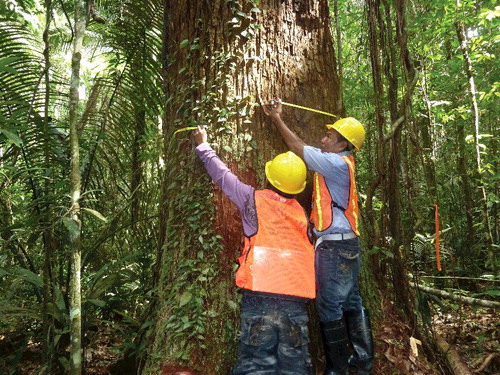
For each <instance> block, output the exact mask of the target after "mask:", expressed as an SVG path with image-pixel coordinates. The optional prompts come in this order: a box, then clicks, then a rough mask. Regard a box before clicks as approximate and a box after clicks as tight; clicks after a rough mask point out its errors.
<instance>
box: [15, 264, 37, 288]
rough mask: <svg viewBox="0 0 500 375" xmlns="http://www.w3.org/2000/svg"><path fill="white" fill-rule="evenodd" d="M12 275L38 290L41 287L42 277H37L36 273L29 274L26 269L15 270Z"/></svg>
mask: <svg viewBox="0 0 500 375" xmlns="http://www.w3.org/2000/svg"><path fill="white" fill-rule="evenodd" d="M12 274H13V275H16V276H19V277H20V278H21V279H22V280H24V281H27V282H29V283H31V284H33V285H35V286H36V287H38V288H41V287H42V286H43V280H42V277H41V276H39V275H37V274H36V273H33V272H31V271H30V270H27V269H26V268H21V267H19V268H15V269H14V270H13V271H12Z"/></svg>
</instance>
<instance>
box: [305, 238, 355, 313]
mask: <svg viewBox="0 0 500 375" xmlns="http://www.w3.org/2000/svg"><path fill="white" fill-rule="evenodd" d="M315 262H316V268H315V269H316V283H317V289H318V290H317V294H316V306H317V310H318V314H319V318H320V321H322V322H329V321H332V320H339V319H341V318H342V314H343V312H344V311H353V310H361V309H362V308H363V302H362V300H361V297H360V295H359V287H358V276H359V270H360V267H361V247H360V245H359V239H358V238H352V239H349V240H341V241H323V242H322V243H320V244H319V245H318V246H317V247H316V259H315Z"/></svg>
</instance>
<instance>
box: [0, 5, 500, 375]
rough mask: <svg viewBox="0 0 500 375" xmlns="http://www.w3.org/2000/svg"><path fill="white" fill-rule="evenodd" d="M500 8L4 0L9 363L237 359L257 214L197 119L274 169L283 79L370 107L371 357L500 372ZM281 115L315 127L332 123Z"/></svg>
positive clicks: (206, 367) (91, 368)
mask: <svg viewBox="0 0 500 375" xmlns="http://www.w3.org/2000/svg"><path fill="white" fill-rule="evenodd" d="M499 19H500V6H499V5H498V4H497V1H495V0H418V1H417V0H330V1H326V0H321V1H305V0H304V1H298V0H260V1H259V0H213V1H203V0H192V1H191V0H190V1H187V0H112V1H110V0H71V1H64V0H43V1H42V0H2V1H1V2H0V373H2V374H3V373H5V374H62V373H70V374H81V373H87V374H136V373H144V374H150V373H151V374H153V373H154V374H158V373H162V374H175V373H176V371H180V370H181V369H183V370H185V371H191V372H192V373H193V374H222V373H228V371H229V369H230V368H231V366H232V364H233V363H234V361H235V359H236V351H237V333H238V328H239V327H238V325H239V323H238V316H239V308H238V304H239V302H238V299H239V294H238V291H237V290H236V287H235V286H234V281H233V278H234V270H235V265H234V258H235V257H236V256H237V254H238V247H239V245H240V243H241V227H240V224H239V217H238V214H237V212H236V210H235V208H234V207H233V206H232V205H231V203H230V202H229V201H228V200H227V199H226V198H224V197H223V196H222V195H221V193H220V192H219V191H218V190H217V189H216V188H214V185H213V184H212V183H211V182H210V180H209V178H208V176H207V175H206V174H205V172H204V170H203V168H202V166H201V164H200V163H199V161H198V160H197V159H196V157H195V156H194V154H193V152H192V149H193V146H194V144H193V142H192V139H191V138H190V132H189V128H190V127H192V126H194V125H196V124H198V123H203V124H207V125H208V126H209V128H208V129H209V135H210V141H211V142H212V144H213V146H214V148H215V149H216V150H217V151H218V152H219V154H220V155H221V158H222V159H223V160H224V161H225V162H227V163H228V165H229V166H230V167H231V168H232V169H233V170H234V171H235V173H236V174H237V175H238V176H239V177H240V178H241V179H242V180H243V181H244V182H246V183H251V184H254V185H255V186H257V187H259V188H260V187H263V183H264V174H263V166H264V163H265V162H266V161H267V160H269V159H270V158H271V157H272V156H274V155H276V154H277V153H278V152H282V151H284V150H285V146H284V144H283V143H282V141H281V138H280V137H279V135H278V134H277V132H276V131H275V130H274V129H273V127H272V126H271V124H270V121H269V120H268V119H267V118H266V117H265V116H264V115H263V113H262V110H261V108H260V100H261V99H264V100H265V99H268V98H270V97H272V96H273V95H279V96H280V97H281V98H282V99H283V100H284V101H286V102H290V103H294V104H297V105H301V106H306V107H310V108H314V109H319V110H322V111H326V112H329V113H334V114H336V115H338V116H339V117H340V116H353V117H356V118H357V119H359V120H360V121H361V122H362V123H363V124H364V125H365V127H366V130H367V141H366V144H365V146H364V148H363V150H362V151H361V152H359V153H358V154H357V155H356V159H357V181H358V182H357V183H358V189H359V191H360V197H361V202H360V203H361V206H362V207H361V215H362V240H363V248H364V255H363V262H364V268H363V273H362V280H361V283H362V284H361V286H362V295H363V297H364V299H365V301H366V304H367V305H368V306H369V308H370V310H371V312H372V315H373V318H374V334H375V343H376V351H377V356H376V365H375V369H374V373H375V374H379V375H382V374H383V375H387V374H472V372H475V373H480V374H494V373H498V372H499V371H500V355H499V354H498V353H499V349H500V346H499V344H498V342H499V340H500V336H499V332H500V327H499V325H500V324H499V321H498V309H499V306H500V300H499V295H500V287H499V283H500V278H499V272H498V268H499V265H500V264H499V259H498V248H499V242H500V241H499V234H500V233H499V229H500V227H499V220H498V218H499V183H498V182H499V176H500V174H499V162H500V153H499V126H498V123H499V111H498V108H499V107H500V106H499V104H500V103H499V96H500V94H499V92H498V89H499V86H500V83H499V70H498V62H495V61H498V60H497V58H498V54H499V45H500V34H499V32H498V30H499V25H500V23H499ZM284 115H285V120H287V122H288V123H289V124H290V126H291V127H292V128H293V129H294V131H296V132H297V133H298V134H299V135H300V136H302V137H303V138H304V139H305V140H306V141H308V142H311V143H312V144H315V142H316V143H317V142H318V141H319V139H320V135H321V134H322V132H323V126H324V124H325V123H328V122H331V121H332V118H331V117H325V116H323V115H320V114H317V113H313V112H309V111H307V110H301V109H297V108H291V107H286V108H285V114H284ZM308 185H309V192H310V184H308ZM304 203H305V204H307V199H306V198H304ZM311 314H312V315H314V308H313V307H312V306H311ZM311 324H312V326H311V327H312V329H311V332H312V336H313V337H312V342H311V353H312V355H313V357H314V358H315V366H316V369H317V373H320V371H321V369H322V366H323V359H322V352H321V349H320V348H319V345H317V344H318V338H317V337H315V335H316V336H317V332H316V334H315V330H314V327H315V325H314V324H317V322H315V321H314V319H312V323H311Z"/></svg>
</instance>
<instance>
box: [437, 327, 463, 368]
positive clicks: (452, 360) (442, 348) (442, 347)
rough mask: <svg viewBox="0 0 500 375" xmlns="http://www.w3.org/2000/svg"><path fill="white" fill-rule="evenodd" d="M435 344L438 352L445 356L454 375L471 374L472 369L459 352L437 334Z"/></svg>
mask: <svg viewBox="0 0 500 375" xmlns="http://www.w3.org/2000/svg"><path fill="white" fill-rule="evenodd" d="M436 344H437V347H438V350H439V352H441V353H442V354H444V355H445V356H446V359H447V360H448V363H449V365H450V367H451V369H452V370H453V374H454V375H472V371H471V370H470V369H469V367H467V365H466V364H465V362H464V361H463V360H462V358H461V357H460V354H458V352H457V351H456V350H455V349H454V348H453V346H451V345H450V344H448V343H447V342H446V340H445V339H444V338H443V337H442V336H440V335H438V334H436Z"/></svg>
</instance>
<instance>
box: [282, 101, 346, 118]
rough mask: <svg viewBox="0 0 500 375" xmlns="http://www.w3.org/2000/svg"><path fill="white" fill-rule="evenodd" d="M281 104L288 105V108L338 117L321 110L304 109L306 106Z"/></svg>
mask: <svg viewBox="0 0 500 375" xmlns="http://www.w3.org/2000/svg"><path fill="white" fill-rule="evenodd" d="M281 104H283V105H286V106H288V107H294V108H300V109H305V110H306V111H310V112H316V113H321V114H322V115H327V116H331V117H337V115H334V114H333V113H328V112H325V111H320V110H319V109H314V108H309V107H304V106H301V105H298V104H292V103H287V102H281Z"/></svg>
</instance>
